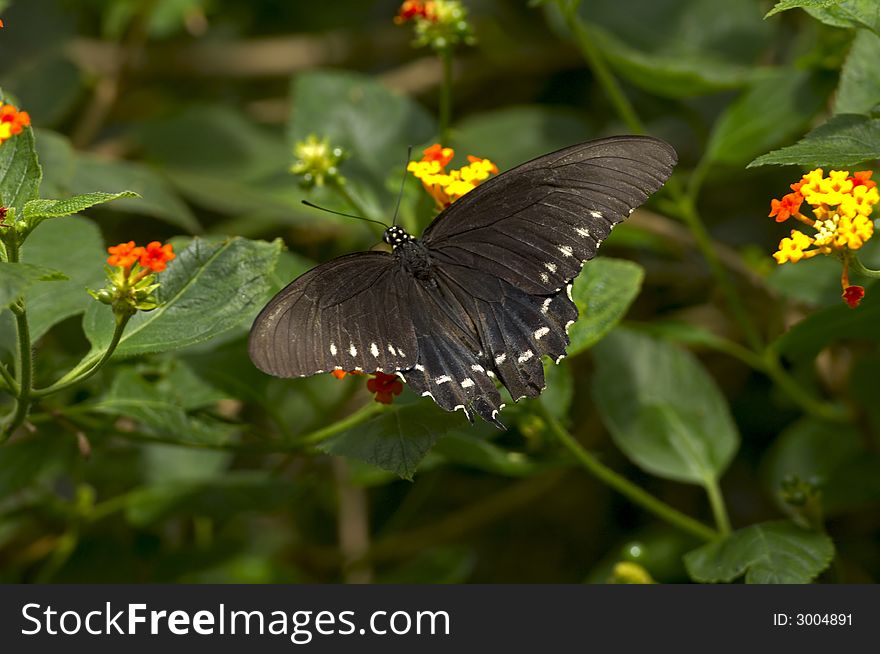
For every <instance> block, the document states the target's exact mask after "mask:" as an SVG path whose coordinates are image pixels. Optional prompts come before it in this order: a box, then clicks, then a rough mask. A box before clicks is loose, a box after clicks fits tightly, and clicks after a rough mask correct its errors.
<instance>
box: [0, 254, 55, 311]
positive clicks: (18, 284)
mask: <svg viewBox="0 0 880 654" xmlns="http://www.w3.org/2000/svg"><path fill="white" fill-rule="evenodd" d="M65 279H67V275H65V274H64V273H62V272H59V271H57V270H51V269H50V268H44V267H42V266H33V265H30V264H27V263H10V262H8V261H0V307H5V306H6V305H8V304H10V303H11V302H13V301H14V300H15V299H16V298H18V297H20V296H21V295H22V294H23V293H24V291H25V289H26V288H28V287H30V286H31V284H34V283H36V282H58V281H63V280H65Z"/></svg>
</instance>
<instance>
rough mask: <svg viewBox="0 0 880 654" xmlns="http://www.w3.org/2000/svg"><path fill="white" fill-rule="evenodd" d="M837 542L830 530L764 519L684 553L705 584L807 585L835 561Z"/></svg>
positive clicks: (695, 577)
mask: <svg viewBox="0 0 880 654" xmlns="http://www.w3.org/2000/svg"><path fill="white" fill-rule="evenodd" d="M833 558H834V543H832V542H831V539H830V538H829V537H828V536H827V535H826V534H821V533H818V532H815V531H809V530H806V529H803V528H801V527H798V526H797V525H796V524H794V523H793V522H788V521H779V522H764V523H761V524H756V525H751V526H749V527H746V528H745V529H740V530H738V531H735V532H734V533H733V534H731V535H730V536H728V537H727V538H725V539H724V540H721V541H717V542H714V543H709V544H708V545H704V546H703V547H700V548H699V549H696V550H694V551H692V552H689V553H688V554H686V555H685V557H684V563H685V566H686V567H687V571H688V574H689V575H690V576H691V578H692V579H693V580H694V581H699V582H703V583H716V582H731V581H733V580H734V579H737V578H738V577H741V576H742V575H743V574H745V581H746V583H747V584H806V583H809V582H811V581H812V580H813V579H815V578H816V577H817V576H818V575H819V573H821V572H822V571H823V570H824V569H825V568H827V567H828V566H829V565H830V564H831V560H832V559H833Z"/></svg>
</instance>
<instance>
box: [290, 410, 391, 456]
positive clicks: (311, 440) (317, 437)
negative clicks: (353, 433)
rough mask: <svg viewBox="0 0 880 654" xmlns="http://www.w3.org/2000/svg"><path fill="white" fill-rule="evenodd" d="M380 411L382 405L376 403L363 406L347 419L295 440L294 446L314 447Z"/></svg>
mask: <svg viewBox="0 0 880 654" xmlns="http://www.w3.org/2000/svg"><path fill="white" fill-rule="evenodd" d="M382 409H383V405H382V404H379V403H378V402H370V403H369V404H365V405H364V406H362V407H361V408H360V409H358V410H357V411H355V412H354V413H352V414H351V415H350V416H348V417H347V418H343V419H342V420H338V421H336V422H334V423H333V424H332V425H329V426H327V427H324V428H322V429H318V430H316V431H313V432H312V433H311V434H307V435H306V436H302V437H300V438H297V439H296V444H297V445H298V446H300V447H301V446H303V445H316V444H318V443H320V442H322V441H325V440H327V439H328V438H331V437H333V436H336V434H340V433H342V432H344V431H347V430H349V429H351V428H352V427H356V426H358V425H359V424H361V423H363V422H366V421H367V420H369V419H370V418H372V417H373V416H375V415H377V414H379V413H381V412H382Z"/></svg>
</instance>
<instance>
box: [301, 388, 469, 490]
mask: <svg viewBox="0 0 880 654" xmlns="http://www.w3.org/2000/svg"><path fill="white" fill-rule="evenodd" d="M463 421H464V417H463V416H462V415H461V414H459V413H457V412H453V413H449V412H446V411H443V410H441V409H439V408H437V407H436V406H434V405H429V404H428V403H426V402H418V403H416V404H410V405H407V406H402V407H400V408H399V409H395V410H393V411H387V412H385V413H382V414H380V415H379V416H377V417H375V418H373V419H371V420H368V421H367V422H365V423H363V424H361V425H358V426H357V427H353V428H352V429H350V430H348V431H345V432H343V433H341V434H339V435H337V436H334V437H333V438H330V439H328V440H326V441H324V442H323V443H321V444H320V445H318V449H319V450H321V451H322V452H326V453H327V454H337V455H339V456H345V457H351V458H354V459H359V460H360V461H365V462H366V463H369V464H371V465H374V466H376V467H377V468H382V469H383V470H388V471H389V472H393V473H394V474H396V475H397V476H399V477H401V478H403V479H412V477H413V475H414V474H415V472H416V469H417V468H418V465H419V463H420V462H421V461H422V459H424V458H425V455H426V454H427V453H428V452H429V451H430V449H431V447H432V446H433V445H434V442H435V441H436V440H437V439H438V438H439V437H440V436H442V435H443V434H446V433H447V432H449V431H450V430H453V429H457V428H459V427H461V426H462V423H463Z"/></svg>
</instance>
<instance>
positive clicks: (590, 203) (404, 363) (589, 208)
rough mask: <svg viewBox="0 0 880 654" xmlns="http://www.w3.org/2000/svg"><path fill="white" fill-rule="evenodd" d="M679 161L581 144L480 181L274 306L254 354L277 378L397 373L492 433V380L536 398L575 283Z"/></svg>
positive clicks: (572, 314) (629, 145)
mask: <svg viewBox="0 0 880 654" xmlns="http://www.w3.org/2000/svg"><path fill="white" fill-rule="evenodd" d="M675 162H676V156H675V151H674V150H673V149H672V148H671V147H670V146H669V145H667V144H666V143H664V142H662V141H659V140H657V139H653V138H650V137H612V138H609V139H600V140H597V141H589V142H587V143H582V144H580V145H576V146H572V147H570V148H565V149H563V150H560V151H558V152H555V153H551V154H548V155H545V156H543V157H539V158H538V159H535V160H533V161H530V162H527V163H525V164H523V165H521V166H519V167H517V168H515V169H513V170H511V171H508V172H506V173H502V174H501V175H499V176H498V177H495V178H493V179H490V180H488V181H487V182H484V183H483V184H482V185H480V186H478V187H477V188H476V189H474V190H473V191H471V192H469V193H468V194H466V195H465V196H463V197H461V198H460V199H459V200H457V201H456V202H455V203H453V204H452V205H451V206H449V207H448V208H447V209H445V210H444V211H443V212H442V213H441V214H440V215H439V216H438V217H437V218H436V219H435V220H434V222H432V223H431V225H429V227H428V228H427V229H426V230H425V233H424V234H423V235H422V237H421V238H418V239H417V238H415V237H413V236H412V235H410V234H408V233H407V232H406V231H405V230H403V229H402V228H400V227H397V226H392V227H390V228H388V229H387V230H386V231H385V234H384V235H383V240H384V241H385V242H386V243H389V244H390V245H391V246H392V248H393V249H392V252H391V253H387V252H362V253H356V254H353V255H346V256H344V257H340V258H338V259H335V260H333V261H330V262H328V263H326V264H323V265H321V266H318V267H317V268H315V269H313V270H311V271H309V272H307V273H305V274H304V275H302V276H301V277H299V278H297V279H296V280H294V281H293V282H292V283H291V284H290V285H288V286H287V287H286V288H285V289H283V290H282V291H281V292H280V293H278V295H276V296H275V298H273V299H272V300H271V301H270V302H269V304H268V305H267V306H266V308H265V309H264V310H263V311H262V312H261V313H260V315H259V316H258V317H257V319H256V320H255V322H254V326H253V328H252V330H251V339H250V348H249V349H250V355H251V358H252V360H253V361H254V363H255V364H256V365H257V367H259V368H260V369H261V370H263V371H265V372H268V373H270V374H273V375H276V376H280V377H295V376H306V375H310V374H315V373H319V372H325V371H329V370H334V369H336V370H346V371H352V370H355V371H364V372H384V373H396V374H397V375H398V376H400V377H401V378H402V379H404V380H405V381H406V382H407V384H408V385H409V386H410V387H411V388H412V389H413V390H414V391H415V392H417V393H418V394H419V395H421V396H423V397H429V398H431V399H433V400H434V401H435V402H436V403H437V404H438V405H440V406H441V407H442V408H444V409H446V410H448V411H449V410H459V409H461V410H462V411H463V412H464V413H465V414H466V415H467V416H468V418H471V416H472V414H474V413H475V414H477V415H479V416H480V417H482V418H484V419H485V420H487V421H489V422H493V423H494V424H496V425H498V426H499V427H503V425H502V424H501V423H500V421H499V420H498V413H499V411H500V410H501V409H502V408H503V406H504V405H503V404H502V402H501V395H500V393H499V391H498V388H497V386H496V381H497V382H500V383H501V384H503V385H504V386H505V387H506V388H507V389H508V391H510V394H511V396H512V397H513V398H514V399H515V400H519V399H521V398H523V397H535V396H537V395H539V394H540V392H541V391H542V390H543V388H544V370H543V364H542V357H543V356H548V357H550V358H551V359H552V360H553V361H555V362H557V363H558V362H559V361H560V360H561V359H562V357H564V356H565V349H566V347H567V346H568V343H569V340H568V329H569V328H570V326H571V325H572V324H573V323H574V321H575V320H576V319H577V315H578V312H577V308H576V307H575V305H574V302H573V301H572V299H571V284H572V280H573V279H574V278H575V277H576V276H577V274H578V273H579V272H580V270H581V268H582V266H583V264H584V263H585V262H586V261H587V260H589V259H591V258H592V257H593V256H594V255H595V253H596V250H597V249H598V247H599V245H600V244H601V242H602V240H603V239H604V238H605V237H607V235H608V233H609V232H610V231H611V228H612V227H613V225H614V224H616V223H617V222H620V221H621V220H623V219H625V218H626V217H627V216H628V215H629V214H631V213H632V211H633V210H634V209H635V207H637V206H638V205H640V204H641V203H642V202H644V200H645V199H647V197H648V196H649V195H650V194H651V193H653V192H654V191H656V190H657V189H658V188H660V186H662V184H663V183H664V182H665V181H666V179H667V178H668V177H669V175H670V174H671V172H672V167H673V166H674V164H675Z"/></svg>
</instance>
